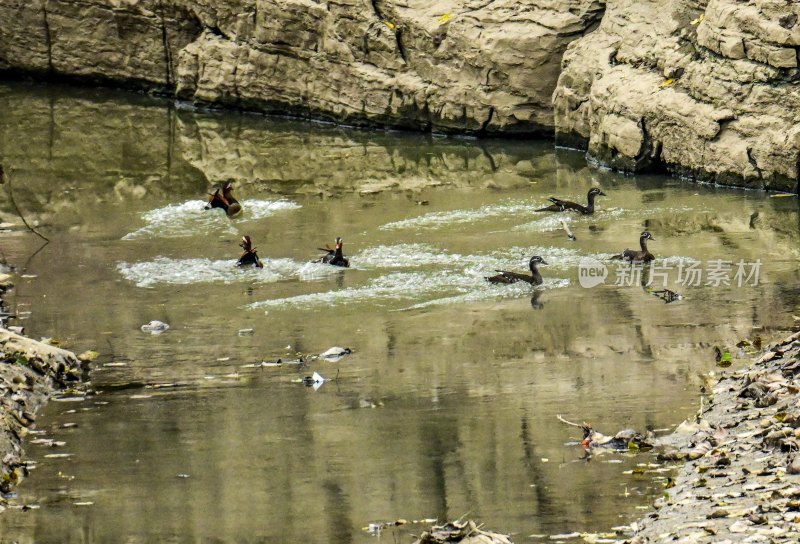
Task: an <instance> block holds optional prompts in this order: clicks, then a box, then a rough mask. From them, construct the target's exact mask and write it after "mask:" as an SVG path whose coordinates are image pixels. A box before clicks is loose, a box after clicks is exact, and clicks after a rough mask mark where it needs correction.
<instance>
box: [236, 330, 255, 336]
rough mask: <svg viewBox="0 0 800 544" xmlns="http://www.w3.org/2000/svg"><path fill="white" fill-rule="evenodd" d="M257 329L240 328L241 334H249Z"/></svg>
mask: <svg viewBox="0 0 800 544" xmlns="http://www.w3.org/2000/svg"><path fill="white" fill-rule="evenodd" d="M254 332H255V331H254V330H253V329H239V336H249V335H251V334H253V333H254Z"/></svg>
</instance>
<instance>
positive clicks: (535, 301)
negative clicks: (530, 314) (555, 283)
mask: <svg viewBox="0 0 800 544" xmlns="http://www.w3.org/2000/svg"><path fill="white" fill-rule="evenodd" d="M540 296H542V292H541V291H534V292H533V294H532V295H531V308H533V309H534V310H541V309H542V308H544V302H542V301H540V300H539V297H540Z"/></svg>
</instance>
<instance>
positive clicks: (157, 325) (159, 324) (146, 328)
mask: <svg viewBox="0 0 800 544" xmlns="http://www.w3.org/2000/svg"><path fill="white" fill-rule="evenodd" d="M141 329H142V332H149V333H150V334H161V333H162V332H164V331H166V330H167V329H169V325H167V324H166V323H164V322H163V321H156V320H154V321H151V322H150V323H145V324H144V325H142V327H141Z"/></svg>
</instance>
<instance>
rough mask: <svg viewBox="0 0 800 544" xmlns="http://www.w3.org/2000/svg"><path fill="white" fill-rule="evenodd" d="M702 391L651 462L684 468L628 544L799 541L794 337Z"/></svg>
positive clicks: (797, 339) (798, 362)
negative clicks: (691, 414)
mask: <svg viewBox="0 0 800 544" xmlns="http://www.w3.org/2000/svg"><path fill="white" fill-rule="evenodd" d="M706 392H707V394H708V397H709V398H708V404H707V405H706V406H705V407H704V409H703V410H702V413H701V414H700V415H699V417H698V418H697V420H696V421H694V422H692V421H687V422H684V424H682V425H681V426H679V427H678V429H677V430H676V432H675V433H673V435H672V436H671V437H669V438H668V439H667V440H668V441H670V442H672V448H670V449H668V451H666V452H665V453H663V454H661V455H660V457H661V458H662V459H663V460H673V461H685V465H684V466H683V467H682V468H681V469H680V470H679V474H678V476H677V477H676V478H675V480H674V485H673V486H671V487H670V488H668V489H666V490H665V495H664V497H663V498H661V499H658V500H657V501H656V511H655V512H654V513H652V514H650V515H649V516H647V517H646V518H645V519H643V520H642V521H640V522H639V523H637V524H634V528H635V530H636V532H635V534H634V535H633V537H632V538H631V539H629V540H628V542H630V543H631V544H641V543H645V542H681V543H690V542H691V543H693V542H709V543H710V542H714V543H724V542H765V543H778V542H798V541H800V524H799V523H798V522H800V455H798V451H800V332H798V333H795V334H793V335H791V336H789V337H787V338H785V339H784V340H783V341H781V342H778V343H777V344H774V345H771V346H769V347H768V348H767V349H766V350H765V351H764V352H763V353H762V354H761V355H759V356H758V358H757V359H756V360H755V361H754V362H753V364H751V366H750V367H749V368H746V369H743V370H737V371H734V372H730V373H726V374H724V375H723V376H722V377H721V378H720V379H719V380H718V381H717V382H716V383H715V384H713V385H712V384H711V383H709V384H708V386H707V391H706Z"/></svg>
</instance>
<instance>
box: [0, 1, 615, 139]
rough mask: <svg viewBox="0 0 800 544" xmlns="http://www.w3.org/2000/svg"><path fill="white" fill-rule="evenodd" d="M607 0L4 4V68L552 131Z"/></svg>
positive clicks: (211, 96)
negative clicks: (571, 71)
mask: <svg viewBox="0 0 800 544" xmlns="http://www.w3.org/2000/svg"><path fill="white" fill-rule="evenodd" d="M603 7H604V2H603V1H601V0H523V1H521V2H520V1H517V0H496V1H494V2H483V1H480V0H468V1H465V2H462V1H456V0H443V1H441V2H433V3H432V2H426V1H423V0H404V1H400V0H331V1H326V2H322V1H318V0H270V1H264V0H232V1H229V2H219V1H212V0H143V1H132V0H86V1H83V2H74V1H68V0H24V1H23V0H0V20H2V21H4V24H3V25H0V70H2V69H11V70H21V71H25V72H34V73H39V74H44V75H47V76H69V77H79V78H84V79H90V80H100V81H112V82H115V83H117V84H121V85H123V86H137V87H145V88H149V89H156V90H159V91H162V92H166V93H170V94H176V95H177V96H179V97H181V98H184V99H187V100H192V101H194V102H198V103H208V104H214V105H224V106H229V107H236V108H244V109H248V110H257V111H265V112H270V113H280V114H292V115H300V116H312V117H316V118H327V119H331V120H335V121H338V122H345V123H352V124H381V125H393V126H404V127H408V128H415V129H431V130H437V131H452V132H474V133H484V132H517V133H538V132H546V133H551V131H552V127H553V116H552V106H551V102H550V97H551V95H552V92H553V89H554V88H555V83H556V80H557V78H558V73H559V64H560V60H561V56H562V53H563V51H564V50H565V49H566V46H567V45H568V43H569V42H570V41H572V40H574V39H575V38H577V37H579V36H581V35H582V34H583V33H585V32H586V31H588V30H590V29H592V28H594V26H596V24H597V22H598V21H599V19H600V17H601V16H602V11H603Z"/></svg>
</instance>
